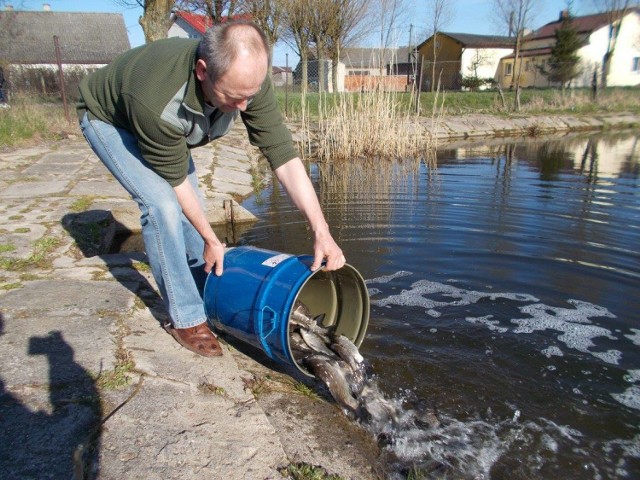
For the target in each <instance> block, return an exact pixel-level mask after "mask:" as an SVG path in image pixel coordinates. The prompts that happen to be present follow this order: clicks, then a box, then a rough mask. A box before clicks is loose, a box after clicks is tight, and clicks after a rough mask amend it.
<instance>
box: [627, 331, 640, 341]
mask: <svg viewBox="0 0 640 480" xmlns="http://www.w3.org/2000/svg"><path fill="white" fill-rule="evenodd" d="M631 331H632V332H633V333H631V334H629V335H625V337H627V338H628V339H629V340H631V341H632V342H633V344H634V345H640V329H637V328H632V329H631Z"/></svg>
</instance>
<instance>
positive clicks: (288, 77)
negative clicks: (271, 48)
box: [271, 67, 293, 87]
mask: <svg viewBox="0 0 640 480" xmlns="http://www.w3.org/2000/svg"><path fill="white" fill-rule="evenodd" d="M271 79H272V80H273V85H274V86H275V87H284V86H285V85H293V72H292V71H291V67H271Z"/></svg>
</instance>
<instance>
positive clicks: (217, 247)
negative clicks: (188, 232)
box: [202, 241, 226, 277]
mask: <svg viewBox="0 0 640 480" xmlns="http://www.w3.org/2000/svg"><path fill="white" fill-rule="evenodd" d="M225 247H226V245H225V244H224V243H220V242H217V241H216V242H205V244H204V252H203V254H202V256H203V258H204V271H205V272H207V273H209V272H210V271H211V270H212V268H213V267H215V270H214V271H213V273H215V274H216V275H217V276H218V277H219V276H220V275H222V268H223V266H224V248H225Z"/></svg>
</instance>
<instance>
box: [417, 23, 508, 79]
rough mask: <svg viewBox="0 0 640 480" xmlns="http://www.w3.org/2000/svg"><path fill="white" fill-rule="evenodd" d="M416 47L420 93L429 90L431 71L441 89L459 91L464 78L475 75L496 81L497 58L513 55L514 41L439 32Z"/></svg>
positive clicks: (497, 73)
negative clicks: (419, 73)
mask: <svg viewBox="0 0 640 480" xmlns="http://www.w3.org/2000/svg"><path fill="white" fill-rule="evenodd" d="M433 42H434V37H433V36H431V37H429V38H427V39H426V40H425V41H424V42H422V43H421V44H420V45H418V47H417V51H418V57H419V58H420V59H421V60H422V70H421V79H422V90H430V89H431V79H432V76H433V72H434V68H433V67H434V62H435V81H436V85H437V82H440V85H441V87H442V88H445V89H447V90H459V89H460V88H462V79H463V77H467V76H469V77H471V76H475V77H477V78H482V79H488V78H490V79H493V80H496V81H497V80H498V78H499V76H500V71H499V66H500V59H501V58H502V57H504V56H506V55H509V54H510V53H511V52H513V48H514V46H515V39H514V38H512V37H503V36H496V35H474V34H471V33H451V32H438V33H437V35H435V43H436V44H435V56H434V44H433Z"/></svg>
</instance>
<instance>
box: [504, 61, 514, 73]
mask: <svg viewBox="0 0 640 480" xmlns="http://www.w3.org/2000/svg"><path fill="white" fill-rule="evenodd" d="M512 73H513V63H505V64H504V74H505V75H511V74H512Z"/></svg>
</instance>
